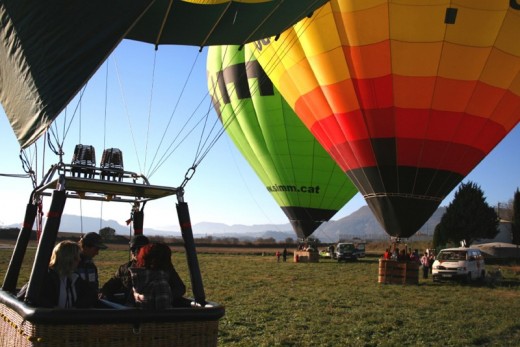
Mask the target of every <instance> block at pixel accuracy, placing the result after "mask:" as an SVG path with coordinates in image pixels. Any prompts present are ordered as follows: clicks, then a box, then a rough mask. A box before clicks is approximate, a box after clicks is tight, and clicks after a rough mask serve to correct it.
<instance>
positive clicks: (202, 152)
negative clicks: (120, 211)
mask: <svg viewBox="0 0 520 347" xmlns="http://www.w3.org/2000/svg"><path fill="white" fill-rule="evenodd" d="M199 52H200V51H199ZM197 57H198V56H197ZM195 64H196V60H195V62H194V64H193V65H192V68H191V70H190V74H189V75H188V79H189V77H190V76H191V72H192V71H193V68H194V66H195ZM188 79H187V80H188ZM187 80H186V82H185V84H184V86H183V89H182V93H183V92H184V90H185V87H186V83H187ZM257 88H258V87H257ZM182 93H181V95H182ZM208 95H209V91H208V92H207V93H206V95H205V96H204V97H203V99H202V100H201V102H200V103H199V105H198V106H197V108H196V110H198V108H199V107H200V105H201V104H202V103H203V102H204V100H205V99H206V98H207V97H208ZM179 101H180V97H179V99H178V101H177V104H176V105H175V108H174V110H173V112H172V113H171V116H170V120H169V122H168V126H167V128H168V127H169V125H170V123H171V120H172V118H173V116H174V114H175V111H176V109H177V105H178V103H179ZM209 109H211V106H210V107H209ZM196 110H195V111H194V112H193V113H192V114H191V116H190V117H189V118H188V120H187V121H186V122H185V124H184V126H183V127H182V128H181V130H180V131H179V132H178V135H176V136H175V137H174V139H173V140H172V141H171V143H170V145H169V146H168V147H167V149H166V150H165V151H164V153H163V154H162V156H161V157H160V159H159V160H158V162H157V164H155V166H153V163H155V159H156V156H157V153H158V151H159V149H158V150H157V152H156V155H155V156H154V159H153V160H152V164H151V165H150V170H149V177H151V176H152V175H153V174H154V173H155V172H156V171H157V170H158V169H159V168H160V167H161V166H162V165H163V164H164V163H165V162H166V160H167V159H168V158H169V157H170V156H171V155H172V154H173V152H174V151H175V149H177V148H178V147H179V146H180V144H181V143H182V142H183V141H184V140H185V139H186V138H187V136H188V135H189V134H191V133H192V132H193V131H194V130H195V127H196V126H198V125H199V124H200V123H201V122H202V120H199V121H198V122H196V125H195V126H194V127H193V128H192V129H191V130H189V131H188V134H187V135H186V136H184V138H183V139H182V140H181V142H180V143H179V144H178V145H177V146H175V147H173V145H174V143H175V141H176V140H177V139H178V138H179V136H180V134H181V133H182V131H184V129H185V128H186V127H187V124H188V123H189V122H190V121H191V119H192V118H193V117H194V115H195V112H196ZM210 112H211V111H210V110H208V111H207V112H206V113H205V114H204V116H203V117H204V118H205V119H206V121H204V128H203V131H202V134H201V138H200V139H199V146H198V148H197V154H196V156H195V159H194V162H193V166H192V167H191V168H190V169H189V170H191V169H195V168H196V167H197V166H198V165H199V164H200V163H201V162H202V160H203V159H204V158H205V157H206V155H207V154H208V153H209V151H210V150H211V149H212V148H213V146H214V145H215V144H216V143H217V141H218V140H219V139H220V138H221V136H222V135H223V134H224V133H225V129H226V128H227V126H229V124H230V123H228V124H224V125H223V127H222V128H221V129H220V130H219V131H217V133H216V134H215V135H214V137H213V139H212V140H209V139H210V136H211V134H212V133H213V130H214V129H215V127H216V124H217V123H218V120H216V121H215V124H214V125H213V127H212V130H211V131H210V132H209V134H208V135H207V136H206V138H205V140H204V141H202V138H203V137H204V132H205V129H206V125H207V119H208V117H209V114H210ZM165 136H166V131H165V132H164V133H163V137H162V138H161V141H160V145H159V147H160V146H161V145H162V142H163V140H164V137H165ZM205 146H206V147H205ZM172 147H173V148H172ZM189 170H188V171H189Z"/></svg>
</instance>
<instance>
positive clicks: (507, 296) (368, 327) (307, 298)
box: [0, 247, 520, 346]
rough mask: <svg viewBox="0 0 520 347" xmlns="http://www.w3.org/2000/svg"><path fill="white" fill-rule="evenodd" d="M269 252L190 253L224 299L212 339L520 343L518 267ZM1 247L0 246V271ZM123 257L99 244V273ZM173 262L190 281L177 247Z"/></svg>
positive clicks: (208, 286) (0, 263) (211, 294)
mask: <svg viewBox="0 0 520 347" xmlns="http://www.w3.org/2000/svg"><path fill="white" fill-rule="evenodd" d="M270 252H271V253H266V252H264V254H266V255H265V256H261V255H253V254H242V255H241V254H236V253H235V252H231V254H229V253H225V252H219V253H218V254H212V253H202V254H200V255H199V262H200V267H201V270H202V274H203V279H204V286H205V291H206V296H207V298H208V299H209V300H211V301H215V302H218V303H221V304H223V305H225V306H226V315H225V317H224V318H223V319H221V321H220V332H219V345H220V346H419V345H422V346H520V267H518V266H512V265H509V266H501V268H502V272H503V275H504V280H503V281H502V283H501V284H500V285H491V284H479V285H476V284H472V285H466V284H458V283H435V284H434V283H433V282H432V281H431V278H430V279H427V280H423V279H420V282H419V285H409V286H402V285H381V284H378V283H377V277H378V259H377V258H376V257H367V258H365V259H362V260H360V261H358V262H352V263H337V262H334V261H332V260H322V261H320V262H319V263H312V264H305V263H293V261H292V259H289V261H288V262H287V263H283V262H282V263H277V261H276V258H275V257H274V255H272V252H273V251H272V250H271V251H270ZM254 254H261V252H255V253H254ZM10 256H11V250H9V249H0V277H1V278H2V279H3V277H4V275H5V269H6V268H7V264H8V262H9V259H10ZM33 256H34V250H29V251H28V254H27V257H26V258H27V259H26V262H25V263H26V264H27V266H25V269H24V270H23V271H22V274H21V278H20V281H19V283H22V282H23V281H26V280H27V278H28V276H29V267H30V263H31V258H32V257H33ZM127 259H128V254H127V252H125V251H123V250H116V249H115V247H112V248H111V249H109V250H106V251H102V252H101V254H100V255H99V256H98V257H97V258H96V262H97V264H98V267H99V268H100V274H101V279H102V281H104V280H106V279H108V277H109V276H110V275H111V274H112V272H113V271H115V269H116V267H117V266H118V265H119V264H120V263H122V262H124V261H126V260H127ZM174 263H175V265H176V268H177V270H178V272H179V273H180V275H181V277H182V278H183V279H184V280H185V282H186V284H187V286H188V287H189V275H188V272H187V266H186V261H185V258H184V254H182V253H180V252H175V253H174ZM497 267H498V266H488V270H493V269H495V268H497Z"/></svg>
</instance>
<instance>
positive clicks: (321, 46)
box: [295, 6, 341, 58]
mask: <svg viewBox="0 0 520 347" xmlns="http://www.w3.org/2000/svg"><path fill="white" fill-rule="evenodd" d="M328 9H329V11H320V13H319V15H318V16H317V17H316V18H315V20H314V21H312V23H311V25H309V26H308V27H307V28H306V29H305V34H304V35H301V36H300V43H301V45H302V47H303V50H304V51H305V55H306V56H307V58H309V57H312V56H315V55H318V54H321V53H323V52H327V51H330V50H333V49H334V48H336V47H338V46H340V45H341V42H340V40H339V36H338V28H337V27H336V22H335V21H334V16H333V15H332V12H331V11H330V6H328ZM313 19H314V17H313ZM295 31H296V32H298V29H296V28H295Z"/></svg>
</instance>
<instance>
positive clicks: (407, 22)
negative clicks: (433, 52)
mask: <svg viewBox="0 0 520 347" xmlns="http://www.w3.org/2000/svg"><path fill="white" fill-rule="evenodd" d="M403 2H404V1H403ZM443 3H444V1H443ZM445 14H446V5H445V4H438V2H435V4H432V5H416V6H409V5H399V4H396V3H394V2H392V3H391V4H390V39H392V40H396V41H409V42H436V41H442V40H443V39H444V32H445V30H446V24H444V17H445Z"/></svg>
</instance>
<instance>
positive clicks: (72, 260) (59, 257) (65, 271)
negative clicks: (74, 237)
mask: <svg viewBox="0 0 520 347" xmlns="http://www.w3.org/2000/svg"><path fill="white" fill-rule="evenodd" d="M80 252H81V248H80V247H79V245H78V244H77V243H76V242H73V241H62V242H60V243H58V244H57V245H56V246H55V247H54V249H53V250H52V255H51V261H50V262H49V267H50V268H51V269H53V270H54V271H56V272H57V273H58V274H59V275H60V276H69V275H70V274H71V273H72V272H73V271H74V270H75V269H76V266H77V265H78V263H77V262H78V260H79V257H80Z"/></svg>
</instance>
